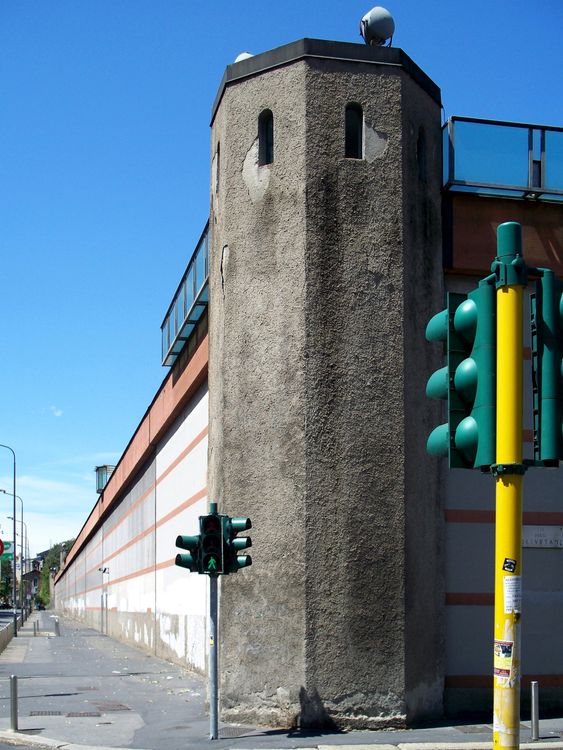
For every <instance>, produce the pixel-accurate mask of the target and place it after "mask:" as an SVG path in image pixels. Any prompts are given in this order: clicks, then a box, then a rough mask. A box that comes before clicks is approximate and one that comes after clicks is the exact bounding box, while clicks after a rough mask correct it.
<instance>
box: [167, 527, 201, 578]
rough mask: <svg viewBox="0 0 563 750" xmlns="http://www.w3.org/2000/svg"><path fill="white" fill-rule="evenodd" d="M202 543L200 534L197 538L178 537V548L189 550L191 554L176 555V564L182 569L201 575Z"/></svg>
mask: <svg viewBox="0 0 563 750" xmlns="http://www.w3.org/2000/svg"><path fill="white" fill-rule="evenodd" d="M200 542H201V537H200V536H199V534H197V535H195V536H177V537H176V547H180V549H186V550H189V552H188V554H179V555H176V559H175V560H174V564H175V565H179V566H180V568H187V569H188V570H189V571H191V572H192V573H199V572H200V570H199V569H200V564H201V554H200Z"/></svg>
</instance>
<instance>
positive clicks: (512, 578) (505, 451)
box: [493, 283, 524, 749]
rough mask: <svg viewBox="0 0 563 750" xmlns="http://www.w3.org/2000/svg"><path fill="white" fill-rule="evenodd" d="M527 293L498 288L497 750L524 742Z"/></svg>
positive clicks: (516, 286)
mask: <svg viewBox="0 0 563 750" xmlns="http://www.w3.org/2000/svg"><path fill="white" fill-rule="evenodd" d="M523 292H524V287H523V286H522V285H521V283H520V284H513V285H506V286H501V287H499V288H498V289H497V477H496V543H495V642H494V716H493V729H494V731H493V747H494V748H495V749H496V748H514V749H516V748H518V747H519V742H520V678H521V673H520V617H521V609H522V578H521V575H522V480H523V473H522V472H521V467H522V355H523V351H522V349H523V344H522V307H523Z"/></svg>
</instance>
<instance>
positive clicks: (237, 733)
mask: <svg viewBox="0 0 563 750" xmlns="http://www.w3.org/2000/svg"><path fill="white" fill-rule="evenodd" d="M254 731H255V729H254V727H219V736H220V737H221V739H230V738H233V737H244V736H245V735H247V734H252V733H253V732H254Z"/></svg>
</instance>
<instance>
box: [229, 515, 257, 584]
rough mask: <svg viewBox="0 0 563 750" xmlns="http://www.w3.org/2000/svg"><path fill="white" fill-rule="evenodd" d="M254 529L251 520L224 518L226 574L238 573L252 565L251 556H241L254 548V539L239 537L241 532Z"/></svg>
mask: <svg viewBox="0 0 563 750" xmlns="http://www.w3.org/2000/svg"><path fill="white" fill-rule="evenodd" d="M251 528H252V522H251V520H250V518H230V517H229V516H224V517H223V550H224V558H225V572H226V573H236V572H237V571H238V570H240V569H241V568H248V567H249V566H250V565H252V558H251V556H250V555H240V554H239V552H242V550H245V549H248V547H252V539H251V538H250V537H249V536H237V534H239V533H240V532H241V531H247V530H248V529H251Z"/></svg>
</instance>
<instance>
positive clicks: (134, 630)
mask: <svg viewBox="0 0 563 750" xmlns="http://www.w3.org/2000/svg"><path fill="white" fill-rule="evenodd" d="M207 414H208V393H207V387H206V386H205V387H202V388H201V389H200V390H199V391H198V393H197V394H196V395H195V397H194V398H193V399H192V401H191V403H190V404H189V406H188V407H187V408H186V409H185V410H184V411H183V413H182V414H181V415H180V416H179V417H178V418H177V420H176V421H175V423H174V425H173V426H172V428H171V429H170V430H169V431H168V432H167V434H166V435H165V437H164V438H163V439H162V440H161V441H160V442H159V444H158V445H157V447H156V450H155V452H154V454H153V456H152V457H151V458H149V460H148V461H147V463H146V464H145V465H144V467H143V468H142V469H141V471H139V472H138V474H137V476H136V477H135V479H134V483H133V485H132V486H130V488H129V490H128V492H127V493H126V494H124V496H123V498H122V499H121V501H120V502H119V504H118V505H117V506H116V507H115V509H114V510H113V512H112V513H111V515H110V516H108V518H106V519H105V520H104V522H103V523H102V525H101V527H100V528H99V529H98V531H97V532H96V533H95V535H94V536H93V537H92V538H91V539H90V540H89V541H88V542H87V544H86V545H85V547H84V548H83V549H82V550H81V552H80V554H78V555H77V556H76V557H75V558H74V559H73V560H72V561H71V562H70V563H69V565H68V567H67V568H66V569H65V572H64V575H63V576H62V577H61V578H60V579H59V581H58V582H57V585H56V604H57V608H58V609H59V610H61V611H62V612H65V613H67V614H69V615H70V616H72V617H75V618H78V619H80V620H83V621H84V622H86V623H88V624H89V625H91V626H92V627H94V628H96V629H98V630H102V631H103V632H107V633H108V634H109V635H112V636H114V637H117V638H120V639H123V640H127V641H131V642H133V643H135V644H136V645H138V646H141V647H143V648H147V649H150V650H151V651H152V652H154V653H156V654H158V655H160V656H163V657H165V658H168V659H171V660H174V661H179V662H181V663H184V664H186V663H187V665H188V666H190V667H192V668H195V669H198V670H204V669H205V659H206V644H207V641H208V639H207V638H206V627H207V625H206V615H205V613H206V610H207V598H206V597H207V587H206V581H207V578H206V577H205V576H197V575H194V574H190V573H189V572H188V571H187V570H184V569H181V568H178V567H176V566H175V565H174V558H175V556H176V553H177V552H178V551H179V550H177V548H176V547H175V540H176V536H177V535H178V534H192V533H197V532H198V516H200V515H202V514H204V513H206V511H207V422H208V416H207ZM100 568H107V569H108V571H109V572H108V573H101V572H100Z"/></svg>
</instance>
